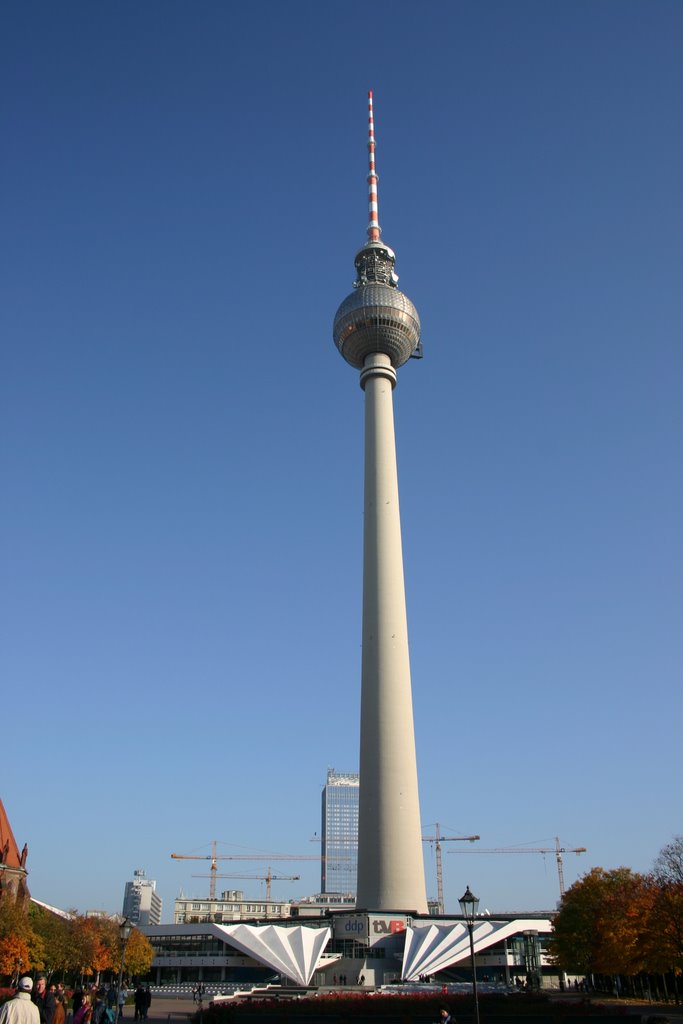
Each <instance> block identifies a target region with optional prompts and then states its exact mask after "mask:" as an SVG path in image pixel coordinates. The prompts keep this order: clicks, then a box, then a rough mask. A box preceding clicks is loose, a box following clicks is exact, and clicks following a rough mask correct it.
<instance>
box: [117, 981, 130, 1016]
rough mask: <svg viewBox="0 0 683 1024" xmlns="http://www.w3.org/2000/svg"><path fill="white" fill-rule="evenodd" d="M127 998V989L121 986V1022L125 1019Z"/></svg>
mask: <svg viewBox="0 0 683 1024" xmlns="http://www.w3.org/2000/svg"><path fill="white" fill-rule="evenodd" d="M127 998H128V993H127V992H126V990H125V988H124V987H123V985H122V986H121V991H120V992H119V995H118V1004H119V1020H122V1019H123V1008H124V1006H125V1005H126V999H127Z"/></svg>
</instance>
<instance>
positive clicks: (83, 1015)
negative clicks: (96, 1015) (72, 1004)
mask: <svg viewBox="0 0 683 1024" xmlns="http://www.w3.org/2000/svg"><path fill="white" fill-rule="evenodd" d="M91 1018H92V1006H91V1005H90V996H89V995H88V993H87V992H82V993H81V1005H80V1006H79V1007H78V1009H77V1010H76V1012H75V1013H74V1024H90V1020H91Z"/></svg>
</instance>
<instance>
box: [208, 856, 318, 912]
mask: <svg viewBox="0 0 683 1024" xmlns="http://www.w3.org/2000/svg"><path fill="white" fill-rule="evenodd" d="M192 877H193V878H210V879H211V880H212V881H213V880H215V879H216V878H256V879H258V880H259V881H260V882H265V883H266V902H267V903H270V883H271V882H298V881H299V879H300V878H301V875H273V874H271V870H270V865H269V866H268V874H267V875H223V874H209V875H193V876H192ZM211 899H215V893H214V895H213V896H211Z"/></svg>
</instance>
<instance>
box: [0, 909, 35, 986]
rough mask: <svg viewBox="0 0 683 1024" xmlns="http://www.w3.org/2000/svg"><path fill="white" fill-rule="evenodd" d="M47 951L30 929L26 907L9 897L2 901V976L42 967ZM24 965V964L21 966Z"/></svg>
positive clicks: (0, 933)
mask: <svg viewBox="0 0 683 1024" xmlns="http://www.w3.org/2000/svg"><path fill="white" fill-rule="evenodd" d="M43 956H44V947H43V943H42V940H41V938H40V936H38V935H37V934H36V932H35V931H34V930H33V928H32V927H31V922H30V920H29V918H28V915H27V913H26V907H25V906H24V904H22V903H21V902H17V901H15V900H13V899H11V898H10V897H8V896H5V897H4V898H3V899H2V900H0V958H1V960H2V967H0V974H4V975H6V976H8V975H12V974H14V973H16V971H17V970H18V969H19V967H21V969H22V970H24V971H28V970H30V969H31V968H34V967H38V968H41V967H42V966H43ZM19 961H21V964H20V963H19Z"/></svg>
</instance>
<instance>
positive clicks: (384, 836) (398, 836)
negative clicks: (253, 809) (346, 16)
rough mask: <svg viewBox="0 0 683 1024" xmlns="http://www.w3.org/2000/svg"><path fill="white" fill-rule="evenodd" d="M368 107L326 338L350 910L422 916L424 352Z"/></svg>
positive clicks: (423, 885)
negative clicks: (413, 514)
mask: <svg viewBox="0 0 683 1024" xmlns="http://www.w3.org/2000/svg"><path fill="white" fill-rule="evenodd" d="M368 99H369V141H368V151H369V154H370V155H369V160H370V173H369V175H368V183H369V209H370V223H369V225H368V241H367V242H366V244H365V245H364V246H363V248H362V249H361V250H360V252H359V253H358V254H357V255H356V259H355V265H356V272H357V278H356V281H355V283H354V289H355V291H354V292H353V293H352V294H351V295H349V296H348V297H347V298H346V299H345V300H344V302H342V304H341V306H340V307H339V309H338V311H337V314H336V316H335V320H334V331H333V333H334V340H335V344H336V345H337V348H338V349H339V351H340V352H341V354H342V356H343V357H344V359H346V361H347V362H348V363H350V364H351V365H352V366H354V367H356V368H358V369H360V371H361V373H360V384H361V387H362V388H363V390H364V391H365V527H364V531H365V532H364V547H363V657H362V693H361V732H360V792H359V810H358V884H357V895H356V905H357V906H358V907H359V908H364V909H367V910H382V911H384V910H386V911H389V910H397V911H398V910H403V911H416V912H419V913H426V912H427V897H426V889H425V878H424V861H423V854H422V830H421V824H420V804H419V796H418V785H417V759H416V754H415V735H414V726H413V705H412V694H411V682H410V658H409V653H408V625H407V616H406V602H405V586H404V580H403V551H402V545H401V519H400V512H399V503H398V474H397V469H396V443H395V436H394V412H393V396H392V392H393V388H394V387H395V385H396V369H397V367H399V366H402V365H403V364H404V363H405V362H407V360H408V359H409V358H410V357H411V356H412V355H414V354H416V350H417V349H418V346H419V344H420V319H419V316H418V314H417V310H416V309H415V306H414V305H413V304H412V302H411V301H410V299H409V298H408V297H407V296H406V295H403V293H402V292H400V291H399V290H398V288H397V287H396V283H397V281H398V277H397V276H396V273H395V271H394V265H395V259H396V257H395V255H394V253H393V251H392V250H391V249H390V248H389V247H388V246H387V245H385V244H384V243H383V242H382V241H380V233H381V232H380V227H379V221H378V197H377V180H378V179H377V173H376V170H375V137H374V118H373V111H372V93H370V94H369V98H368Z"/></svg>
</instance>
